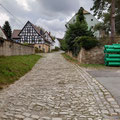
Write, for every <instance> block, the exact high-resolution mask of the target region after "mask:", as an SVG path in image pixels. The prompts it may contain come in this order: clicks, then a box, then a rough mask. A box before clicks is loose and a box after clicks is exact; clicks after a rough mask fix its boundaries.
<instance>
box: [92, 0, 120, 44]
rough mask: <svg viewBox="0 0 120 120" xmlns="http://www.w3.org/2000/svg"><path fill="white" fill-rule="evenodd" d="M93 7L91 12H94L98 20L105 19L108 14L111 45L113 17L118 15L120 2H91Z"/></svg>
mask: <svg viewBox="0 0 120 120" xmlns="http://www.w3.org/2000/svg"><path fill="white" fill-rule="evenodd" d="M93 1H94V5H93V7H92V8H91V10H93V11H94V15H97V16H98V18H103V17H105V16H104V15H105V14H106V11H107V13H109V14H110V19H109V22H110V25H111V27H110V29H111V43H113V42H115V31H116V30H115V16H116V15H117V14H118V12H117V11H118V10H119V8H120V0H93Z"/></svg>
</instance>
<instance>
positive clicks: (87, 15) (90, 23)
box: [65, 10, 101, 38]
mask: <svg viewBox="0 0 120 120" xmlns="http://www.w3.org/2000/svg"><path fill="white" fill-rule="evenodd" d="M83 13H84V17H85V19H86V22H87V24H88V29H89V30H90V29H91V30H92V31H93V32H94V36H95V37H97V38H100V37H101V35H100V31H94V29H93V28H94V27H95V25H96V24H98V23H100V22H99V21H98V20H97V19H96V18H95V17H94V16H93V15H92V14H91V13H89V12H88V11H86V10H84V11H83ZM76 18H77V13H76V14H75V15H74V16H73V17H72V18H71V19H70V20H69V21H68V22H67V24H66V25H65V26H66V28H68V27H69V24H74V23H75V22H76Z"/></svg>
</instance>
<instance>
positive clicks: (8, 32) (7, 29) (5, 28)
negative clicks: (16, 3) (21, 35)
mask: <svg viewBox="0 0 120 120" xmlns="http://www.w3.org/2000/svg"><path fill="white" fill-rule="evenodd" d="M3 31H4V32H5V35H6V36H7V38H8V39H11V36H12V30H11V27H10V24H9V22H8V21H5V24H4V26H3Z"/></svg>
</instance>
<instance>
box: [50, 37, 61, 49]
mask: <svg viewBox="0 0 120 120" xmlns="http://www.w3.org/2000/svg"><path fill="white" fill-rule="evenodd" d="M60 40H61V39H59V38H55V40H54V43H53V45H52V47H51V49H52V50H53V49H55V47H58V48H60Z"/></svg>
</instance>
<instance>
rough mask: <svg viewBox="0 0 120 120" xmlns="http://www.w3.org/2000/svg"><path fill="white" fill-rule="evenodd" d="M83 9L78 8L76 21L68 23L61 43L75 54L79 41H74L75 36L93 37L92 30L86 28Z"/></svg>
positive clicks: (77, 50)
mask: <svg viewBox="0 0 120 120" xmlns="http://www.w3.org/2000/svg"><path fill="white" fill-rule="evenodd" d="M83 10H84V9H83V8H80V10H79V11H78V13H77V18H76V22H75V23H74V24H70V25H69V27H68V29H67V31H66V34H65V37H64V44H63V45H64V46H65V48H66V49H67V51H72V53H73V55H75V56H77V54H78V53H79V51H80V43H78V42H76V41H77V38H78V37H81V36H89V37H93V32H92V31H91V30H88V25H87V23H86V21H85V17H84V15H83Z"/></svg>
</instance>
